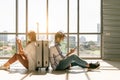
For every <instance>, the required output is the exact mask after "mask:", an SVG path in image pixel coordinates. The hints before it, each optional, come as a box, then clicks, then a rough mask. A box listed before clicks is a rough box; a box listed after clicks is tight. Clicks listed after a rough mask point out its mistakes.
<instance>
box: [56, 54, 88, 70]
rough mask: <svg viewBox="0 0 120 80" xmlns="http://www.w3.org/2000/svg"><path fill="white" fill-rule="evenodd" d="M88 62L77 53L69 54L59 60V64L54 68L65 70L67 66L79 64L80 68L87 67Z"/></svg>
mask: <svg viewBox="0 0 120 80" xmlns="http://www.w3.org/2000/svg"><path fill="white" fill-rule="evenodd" d="M87 64H88V63H87V62H86V61H84V60H82V59H81V58H79V57H78V56H77V55H71V56H69V57H67V58H65V59H63V60H61V61H60V63H59V65H58V66H57V67H56V70H65V69H66V68H67V67H69V66H70V65H71V66H80V67H82V68H87V66H86V65H87Z"/></svg>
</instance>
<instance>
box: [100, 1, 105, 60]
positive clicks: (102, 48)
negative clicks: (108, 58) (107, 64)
mask: <svg viewBox="0 0 120 80" xmlns="http://www.w3.org/2000/svg"><path fill="white" fill-rule="evenodd" d="M103 39H104V38H103V0H101V55H100V56H101V58H102V59H103V57H104V54H103V53H104V52H103V50H104V46H103V43H104V42H103Z"/></svg>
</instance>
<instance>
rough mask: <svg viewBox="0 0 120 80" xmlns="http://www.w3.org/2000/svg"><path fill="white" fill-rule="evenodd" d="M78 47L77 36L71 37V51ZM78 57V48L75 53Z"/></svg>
mask: <svg viewBox="0 0 120 80" xmlns="http://www.w3.org/2000/svg"><path fill="white" fill-rule="evenodd" d="M76 47H77V35H69V50H70V49H72V48H76ZM74 54H76V55H77V48H76V50H75V52H74Z"/></svg>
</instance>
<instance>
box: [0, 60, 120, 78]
mask: <svg viewBox="0 0 120 80" xmlns="http://www.w3.org/2000/svg"><path fill="white" fill-rule="evenodd" d="M5 61H6V60H0V64H3V63H5ZM86 61H88V62H96V60H86ZM97 61H99V62H100V64H101V66H100V69H98V70H92V71H87V70H86V69H82V68H79V67H78V66H76V67H72V68H71V69H70V70H66V71H52V69H51V68H50V69H49V71H47V72H46V71H45V70H44V69H41V70H39V71H34V72H33V71H32V72H29V71H27V70H26V69H25V68H24V67H23V66H22V65H21V64H20V63H19V62H16V63H14V64H13V65H11V66H10V70H8V71H6V70H0V79H2V80H120V77H119V74H120V64H119V61H105V60H97Z"/></svg>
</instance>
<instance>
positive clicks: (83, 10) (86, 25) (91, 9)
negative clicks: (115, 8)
mask: <svg viewBox="0 0 120 80" xmlns="http://www.w3.org/2000/svg"><path fill="white" fill-rule="evenodd" d="M100 1H101V0H80V1H79V2H80V6H79V9H80V13H79V15H80V17H79V19H80V20H79V23H80V32H87V33H88V32H90V33H93V32H97V33H99V32H100V10H101V9H100V5H101V3H100Z"/></svg>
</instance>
